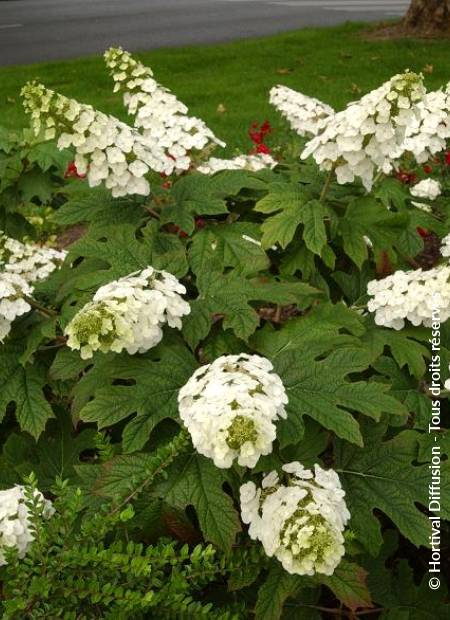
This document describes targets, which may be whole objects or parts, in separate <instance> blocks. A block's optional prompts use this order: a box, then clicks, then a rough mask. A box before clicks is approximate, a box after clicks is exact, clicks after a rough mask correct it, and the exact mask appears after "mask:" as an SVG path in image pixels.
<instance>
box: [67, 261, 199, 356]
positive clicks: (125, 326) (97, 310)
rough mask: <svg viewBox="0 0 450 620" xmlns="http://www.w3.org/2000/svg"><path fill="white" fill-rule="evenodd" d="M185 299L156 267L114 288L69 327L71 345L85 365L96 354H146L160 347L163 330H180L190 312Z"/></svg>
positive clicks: (107, 288) (118, 282) (175, 282)
mask: <svg viewBox="0 0 450 620" xmlns="http://www.w3.org/2000/svg"><path fill="white" fill-rule="evenodd" d="M184 293H186V289H185V287H184V286H183V285H182V284H180V282H179V281H178V280H177V278H175V276H173V275H172V274H170V273H167V272H166V271H158V270H156V269H153V267H147V268H146V269H143V270H142V271H139V272H137V273H133V274H130V275H128V276H125V277H124V278H120V279H119V280H115V281H114V282H110V283H109V284H106V285H105V286H102V287H101V288H99V289H98V291H97V292H96V293H95V295H94V298H93V300H92V301H91V302H89V303H87V304H86V305H85V306H84V307H83V308H82V309H81V310H80V311H79V312H78V313H77V314H76V315H75V316H74V317H73V319H72V320H71V321H70V323H69V324H68V325H67V327H66V330H65V333H66V335H67V336H68V340H67V345H68V346H69V347H70V348H71V349H78V350H80V354H81V357H82V358H83V359H88V358H90V357H92V355H93V353H94V351H102V352H104V353H106V352H108V351H114V352H115V353H120V352H121V351H123V350H124V349H125V350H126V351H127V352H128V353H130V354H134V353H144V352H145V351H148V350H149V349H151V348H152V347H154V346H156V345H157V344H158V343H159V342H160V341H161V339H162V337H163V332H162V327H163V326H164V325H165V324H167V325H169V327H175V328H177V329H181V327H182V323H181V317H182V316H184V315H186V314H189V312H190V306H189V304H188V303H187V302H186V301H184V299H183V298H182V297H181V295H183V294H184Z"/></svg>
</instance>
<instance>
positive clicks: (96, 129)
mask: <svg viewBox="0 0 450 620" xmlns="http://www.w3.org/2000/svg"><path fill="white" fill-rule="evenodd" d="M22 96H23V98H24V106H25V110H26V111H27V112H28V113H29V114H30V115H31V118H32V123H33V129H34V132H35V133H36V134H39V133H41V132H43V134H44V137H45V138H46V139H48V140H50V139H52V138H55V137H57V136H58V148H60V149H63V148H67V147H70V146H72V147H74V149H75V152H76V155H75V165H76V168H77V171H78V173H79V174H87V179H88V183H89V185H90V186H91V187H95V186H96V185H100V184H101V183H105V186H106V187H107V188H108V189H110V190H111V193H112V195H113V196H114V197H119V196H126V195H128V194H140V195H142V196H147V195H148V194H149V193H150V185H149V183H148V181H147V179H146V178H145V175H146V174H147V172H148V171H149V170H150V169H151V170H155V171H156V172H164V171H165V164H164V162H163V161H161V159H160V157H159V152H154V151H153V150H152V148H151V145H149V143H148V141H147V140H146V139H145V138H144V137H143V136H142V135H141V134H140V133H139V132H138V131H137V130H136V129H133V128H132V127H129V126H128V125H127V124H126V123H122V122H121V121H119V120H118V119H116V118H114V116H109V115H107V114H103V112H99V111H98V110H95V109H94V108H92V106H90V105H85V104H81V103H78V101H76V100H75V99H68V98H67V97H64V96H63V95H60V94H58V93H55V92H53V91H52V90H49V89H47V88H45V87H44V86H43V85H42V84H35V83H29V84H27V85H26V86H25V87H24V88H23V89H22Z"/></svg>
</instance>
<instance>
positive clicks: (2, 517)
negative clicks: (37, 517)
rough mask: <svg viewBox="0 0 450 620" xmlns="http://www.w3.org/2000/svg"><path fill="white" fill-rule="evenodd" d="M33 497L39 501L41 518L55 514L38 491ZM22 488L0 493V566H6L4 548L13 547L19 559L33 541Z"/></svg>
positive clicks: (47, 501)
mask: <svg viewBox="0 0 450 620" xmlns="http://www.w3.org/2000/svg"><path fill="white" fill-rule="evenodd" d="M34 496H35V497H37V498H38V499H39V500H40V506H41V509H42V517H43V518H44V519H49V518H50V517H51V516H52V515H53V514H54V512H55V510H54V508H53V506H52V504H51V502H50V501H49V500H46V499H44V496H43V495H42V493H40V492H39V491H36V490H35V491H34ZM25 502H26V497H25V493H24V487H23V486H19V485H17V486H15V487H12V488H11V489H7V490H6V491H0V566H4V565H5V564H7V562H6V558H5V553H4V550H5V547H15V548H16V549H17V552H18V556H19V558H23V557H25V554H26V552H27V550H28V547H29V545H30V543H31V542H32V541H33V540H34V537H33V532H32V531H31V530H30V522H29V510H28V507H27V505H26V503H25Z"/></svg>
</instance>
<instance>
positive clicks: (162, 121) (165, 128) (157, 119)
mask: <svg viewBox="0 0 450 620" xmlns="http://www.w3.org/2000/svg"><path fill="white" fill-rule="evenodd" d="M105 61H106V65H107V67H108V68H109V69H110V73H111V77H112V78H113V80H114V82H115V87H114V92H116V91H123V93H124V97H123V99H124V104H125V106H126V107H127V109H128V112H129V113H130V114H133V115H135V122H134V125H135V127H138V128H139V129H142V135H143V136H144V138H145V141H146V144H147V146H148V148H150V149H151V151H152V152H153V153H154V154H155V155H157V156H158V159H159V160H160V162H161V169H160V170H158V171H159V172H164V173H165V174H167V175H169V174H172V172H182V171H184V170H188V169H189V168H190V166H191V158H190V156H189V153H190V151H192V150H197V151H201V150H203V149H204V148H205V147H206V146H208V144H210V143H214V144H219V145H221V146H225V144H224V143H223V142H221V141H220V140H218V139H217V138H216V136H215V135H214V134H213V132H212V131H211V130H210V129H209V128H208V127H207V126H206V125H205V123H204V122H203V121H202V120H201V119H199V118H195V117H192V116H188V115H187V113H188V108H187V107H186V106H185V105H184V104H183V103H181V101H178V99H177V98H176V97H175V95H173V94H172V93H171V92H170V91H169V90H167V88H164V87H163V86H161V85H160V84H158V82H156V80H154V78H153V73H152V71H151V69H150V68H149V67H145V66H144V65H143V64H142V63H140V62H139V61H137V60H135V59H134V58H133V57H132V56H131V54H129V53H128V52H126V51H124V50H123V49H122V48H120V47H119V48H111V49H109V50H108V51H107V52H105Z"/></svg>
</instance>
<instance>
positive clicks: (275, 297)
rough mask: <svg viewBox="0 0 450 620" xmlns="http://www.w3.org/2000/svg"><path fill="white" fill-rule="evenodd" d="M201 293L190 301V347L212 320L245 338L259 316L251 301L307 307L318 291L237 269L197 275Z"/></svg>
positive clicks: (187, 333) (186, 324) (186, 333)
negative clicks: (219, 320)
mask: <svg viewBox="0 0 450 620" xmlns="http://www.w3.org/2000/svg"><path fill="white" fill-rule="evenodd" d="M197 286H198V288H199V291H200V294H199V296H198V298H197V299H196V300H194V302H193V303H192V304H191V314H190V315H189V316H188V317H187V318H186V319H185V321H184V327H183V334H184V336H185V338H186V340H187V342H188V343H189V344H190V346H191V347H195V346H197V344H198V343H199V342H200V341H201V340H202V339H203V338H206V336H207V335H208V333H209V330H210V329H211V325H212V323H213V320H214V319H218V318H222V319H223V322H222V325H223V328H224V329H228V328H229V329H232V330H233V332H234V333H235V334H236V336H237V337H238V338H242V339H243V340H247V339H248V337H249V336H251V334H253V332H254V331H255V330H256V328H257V327H258V325H259V315H258V313H257V311H256V310H255V309H254V308H253V306H252V305H250V304H251V302H257V301H266V302H269V303H272V304H298V305H300V306H303V307H305V306H308V305H309V304H310V303H311V302H312V299H313V298H314V297H315V296H316V297H317V296H320V294H321V293H320V291H318V290H317V289H315V288H313V287H312V286H310V285H309V284H304V283H303V282H286V281H279V280H278V279H276V278H273V277H264V278H252V279H247V278H245V277H243V276H241V275H240V274H238V273H236V271H231V272H229V273H228V274H226V275H222V274H220V272H216V271H212V270H209V271H205V272H204V273H203V274H201V275H200V274H199V276H198V278H197Z"/></svg>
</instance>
